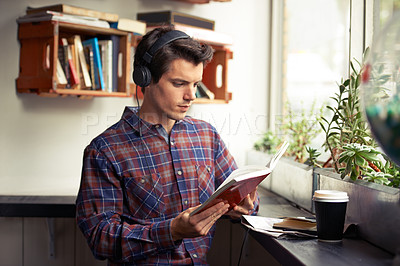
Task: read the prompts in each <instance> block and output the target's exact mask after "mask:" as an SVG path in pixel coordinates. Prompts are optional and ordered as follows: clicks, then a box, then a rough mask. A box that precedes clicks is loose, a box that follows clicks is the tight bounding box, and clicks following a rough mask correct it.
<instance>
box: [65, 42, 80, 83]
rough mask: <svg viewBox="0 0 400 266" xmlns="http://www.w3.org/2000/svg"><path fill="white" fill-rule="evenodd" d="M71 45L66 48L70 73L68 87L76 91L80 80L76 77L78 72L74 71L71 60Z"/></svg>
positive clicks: (73, 62)
mask: <svg viewBox="0 0 400 266" xmlns="http://www.w3.org/2000/svg"><path fill="white" fill-rule="evenodd" d="M72 51H73V45H68V46H67V58H68V70H69V72H70V80H69V82H70V85H71V87H73V88H74V89H78V88H79V87H77V85H79V83H80V81H79V80H80V78H79V76H78V71H77V70H76V67H75V66H76V65H75V61H74V59H73V52H72Z"/></svg>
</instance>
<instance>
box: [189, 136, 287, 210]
mask: <svg viewBox="0 0 400 266" xmlns="http://www.w3.org/2000/svg"><path fill="white" fill-rule="evenodd" d="M288 146H289V143H288V142H286V141H285V142H284V143H283V144H282V145H281V147H280V149H279V150H278V151H277V152H276V153H275V155H274V156H273V157H272V158H271V160H270V161H269V162H268V163H267V165H266V166H253V165H248V166H245V167H243V168H239V169H236V170H235V171H233V172H232V173H231V174H230V175H229V176H228V178H227V179H226V180H225V181H224V182H223V183H222V184H221V185H220V186H219V187H218V188H217V189H216V190H215V191H214V193H213V194H212V195H211V197H209V198H208V199H207V200H206V201H205V202H204V203H203V204H202V205H201V206H199V207H198V208H197V209H195V210H194V211H193V212H191V213H190V216H192V215H194V214H196V213H199V212H201V211H203V210H205V209H207V208H209V207H211V206H213V205H215V204H217V203H218V202H221V201H227V202H229V204H230V208H231V209H232V208H233V207H234V206H236V205H237V204H239V203H240V202H241V201H242V200H243V199H244V198H245V197H246V196H247V195H248V194H249V193H251V192H252V191H254V190H255V189H256V187H257V186H258V184H260V183H261V181H263V180H264V179H265V178H266V177H267V176H268V175H269V174H270V173H271V172H272V170H273V169H274V168H275V166H276V164H277V163H278V160H279V159H280V158H281V157H282V155H283V154H284V153H285V151H286V149H287V148H288Z"/></svg>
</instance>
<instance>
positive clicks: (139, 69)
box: [132, 30, 189, 88]
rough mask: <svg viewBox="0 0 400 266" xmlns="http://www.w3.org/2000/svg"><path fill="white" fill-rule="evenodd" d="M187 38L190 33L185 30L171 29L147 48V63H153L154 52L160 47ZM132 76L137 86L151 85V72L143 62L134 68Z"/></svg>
mask: <svg viewBox="0 0 400 266" xmlns="http://www.w3.org/2000/svg"><path fill="white" fill-rule="evenodd" d="M187 38H189V35H187V34H186V33H184V32H183V31H179V30H172V31H169V32H167V33H165V34H164V35H162V36H161V37H160V38H158V40H157V41H155V42H154V44H153V45H152V46H151V47H150V49H149V50H147V51H146V53H145V54H144V55H143V60H144V61H145V62H146V63H147V65H149V64H150V63H151V60H152V59H153V56H154V54H155V53H156V52H157V51H158V49H160V48H161V47H163V46H164V45H166V44H168V43H170V42H173V41H175V40H178V39H187ZM132 77H133V81H134V82H135V84H136V85H137V86H140V87H142V88H144V87H147V86H149V85H150V82H151V72H150V69H149V68H148V67H147V66H146V65H141V64H139V65H136V66H135V68H134V70H133V74H132Z"/></svg>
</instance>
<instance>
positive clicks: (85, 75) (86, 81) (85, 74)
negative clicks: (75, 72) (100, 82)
mask: <svg viewBox="0 0 400 266" xmlns="http://www.w3.org/2000/svg"><path fill="white" fill-rule="evenodd" d="M75 46H76V50H77V53H78V60H79V65H80V69H81V72H82V80H83V83H82V86H81V87H82V88H91V87H92V82H91V80H90V75H89V70H88V63H87V61H86V57H85V53H84V52H83V45H82V40H81V37H80V36H79V35H76V37H75Z"/></svg>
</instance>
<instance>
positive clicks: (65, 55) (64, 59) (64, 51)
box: [59, 38, 71, 88]
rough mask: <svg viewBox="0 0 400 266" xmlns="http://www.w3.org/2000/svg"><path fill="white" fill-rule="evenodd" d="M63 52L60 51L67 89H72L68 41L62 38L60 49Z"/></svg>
mask: <svg viewBox="0 0 400 266" xmlns="http://www.w3.org/2000/svg"><path fill="white" fill-rule="evenodd" d="M59 49H61V51H60V50H59V56H60V54H62V55H61V56H60V62H61V65H62V67H63V70H64V73H65V77H66V79H67V86H66V88H70V87H71V75H70V72H69V62H68V41H67V39H66V38H61V39H60V48H59Z"/></svg>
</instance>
